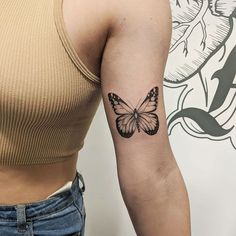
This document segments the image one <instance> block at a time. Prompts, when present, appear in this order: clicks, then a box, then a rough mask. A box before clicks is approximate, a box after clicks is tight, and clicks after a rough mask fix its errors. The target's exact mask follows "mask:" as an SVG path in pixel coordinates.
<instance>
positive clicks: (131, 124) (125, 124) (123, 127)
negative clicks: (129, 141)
mask: <svg viewBox="0 0 236 236" xmlns="http://www.w3.org/2000/svg"><path fill="white" fill-rule="evenodd" d="M116 128H117V130H118V132H119V134H120V135H121V136H122V137H124V138H130V137H131V136H132V135H133V134H134V131H135V129H136V120H135V118H134V115H130V114H124V115H120V116H119V117H117V119H116Z"/></svg>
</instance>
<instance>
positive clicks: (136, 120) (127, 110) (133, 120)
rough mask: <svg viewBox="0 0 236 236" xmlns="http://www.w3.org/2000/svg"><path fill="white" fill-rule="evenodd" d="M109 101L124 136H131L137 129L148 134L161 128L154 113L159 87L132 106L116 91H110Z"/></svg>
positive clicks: (119, 129) (120, 131) (152, 133)
mask: <svg viewBox="0 0 236 236" xmlns="http://www.w3.org/2000/svg"><path fill="white" fill-rule="evenodd" d="M108 98H109V101H110V103H111V105H112V108H113V110H114V112H115V114H116V115H118V117H117V118H116V128H117V130H118V132H119V134H120V135H121V136H122V137H124V138H130V137H131V136H132V135H133V134H134V132H135V130H136V129H137V130H138V132H140V131H141V130H143V131H144V132H145V133H146V134H148V135H154V134H156V133H157V131H158V129H159V119H158V116H157V115H156V114H155V113H154V111H155V110H156V109H157V103H158V87H157V86H156V87H154V88H152V89H151V90H150V91H149V92H148V94H147V96H146V98H145V99H144V100H143V102H142V103H141V104H140V105H139V106H138V104H137V105H136V107H135V108H131V107H130V106H129V105H128V104H127V103H126V102H124V101H123V100H122V99H121V98H120V97H119V96H118V95H116V94H115V93H108Z"/></svg>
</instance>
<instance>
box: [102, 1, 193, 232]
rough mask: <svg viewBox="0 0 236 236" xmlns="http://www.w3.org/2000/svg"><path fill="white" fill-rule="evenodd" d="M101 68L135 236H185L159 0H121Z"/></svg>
mask: <svg viewBox="0 0 236 236" xmlns="http://www.w3.org/2000/svg"><path fill="white" fill-rule="evenodd" d="M111 12H112V21H111V25H110V32H109V36H108V38H107V43H106V47H105V50H104V54H103V59H102V66H101V81H102V96H103V102H104V106H105V111H106V115H107V120H108V123H109V127H110V130H111V134H112V138H113V142H114V147H115V152H116V160H117V171H118V178H119V184H120V189H121V193H122V196H123V199H124V202H125V204H126V207H127V209H128V212H129V215H130V217H131V220H132V223H133V225H134V228H135V231H136V233H137V235H138V236H190V213H189V202H188V195H187V191H186V188H185V184H184V181H183V178H182V175H181V173H180V170H179V168H178V166H177V163H176V161H175V159H174V156H173V153H172V151H171V147H170V144H169V140H168V134H167V125H166V115H165V109H164V101H163V74H164V68H165V63H166V59H167V55H168V50H169V43H170V38H171V12H170V6H169V2H168V1H166V0H147V1H141V0H129V1H127V0H120V1H114V3H113V6H112V8H111Z"/></svg>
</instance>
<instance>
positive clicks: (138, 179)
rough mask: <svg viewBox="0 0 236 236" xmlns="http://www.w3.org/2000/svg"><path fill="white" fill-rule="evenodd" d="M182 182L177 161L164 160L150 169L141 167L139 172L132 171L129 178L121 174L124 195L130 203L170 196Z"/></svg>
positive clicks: (120, 180)
mask: <svg viewBox="0 0 236 236" xmlns="http://www.w3.org/2000/svg"><path fill="white" fill-rule="evenodd" d="M125 176H127V175H125ZM182 183H183V179H182V175H181V173H180V170H179V167H178V165H177V163H176V162H175V161H170V162H163V163H161V164H159V165H157V166H156V168H153V167H151V168H150V169H149V170H148V169H146V168H141V169H140V170H139V173H132V174H130V177H129V178H127V177H126V178H122V176H119V184H120V190H121V193H122V197H123V199H124V201H125V202H126V204H129V205H130V204H132V205H133V204H139V203H145V202H149V201H152V200H153V199H155V200H157V199H162V200H163V199H166V198H170V197H171V194H172V193H173V192H174V189H175V188H176V187H177V188H178V187H180V185H182Z"/></svg>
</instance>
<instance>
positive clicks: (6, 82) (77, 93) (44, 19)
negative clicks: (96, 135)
mask: <svg viewBox="0 0 236 236" xmlns="http://www.w3.org/2000/svg"><path fill="white" fill-rule="evenodd" d="M62 1H63V0H37V1H36V0H14V1H12V0H1V1H0V165H29V164H43V163H54V162H60V161H64V160H66V159H68V158H71V157H73V156H75V155H77V154H78V151H79V150H80V149H81V148H82V147H83V145H84V139H85V136H86V134H87V131H88V129H89V126H90V124H91V121H92V119H93V117H94V115H95V113H96V110H97V107H98V105H99V103H100V100H101V86H100V79H99V77H97V76H96V75H94V74H93V73H92V72H90V71H89V70H88V69H87V68H86V66H85V65H84V64H83V63H82V61H81V60H80V58H79V57H78V55H77V53H76V51H75V49H74V48H73V45H72V42H71V41H70V38H69V35H68V34H67V31H66V28H65V25H64V21H63V14H62Z"/></svg>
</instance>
